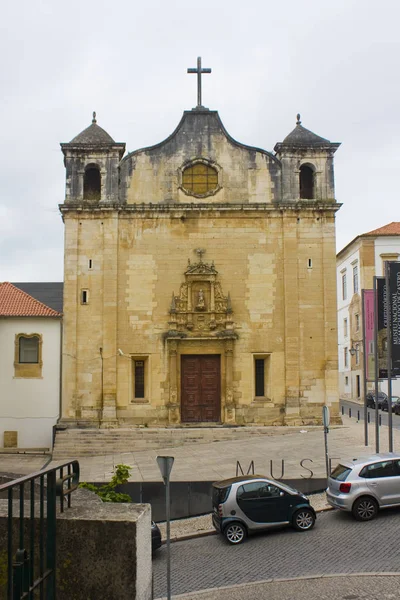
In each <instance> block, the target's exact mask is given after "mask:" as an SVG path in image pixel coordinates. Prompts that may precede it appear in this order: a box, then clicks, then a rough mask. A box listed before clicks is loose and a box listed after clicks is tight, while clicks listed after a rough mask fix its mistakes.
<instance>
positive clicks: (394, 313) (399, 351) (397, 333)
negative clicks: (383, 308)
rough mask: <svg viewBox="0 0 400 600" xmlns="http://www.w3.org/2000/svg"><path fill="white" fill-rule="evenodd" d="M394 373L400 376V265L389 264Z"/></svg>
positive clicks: (395, 263) (396, 263)
mask: <svg viewBox="0 0 400 600" xmlns="http://www.w3.org/2000/svg"><path fill="white" fill-rule="evenodd" d="M389 290H390V324H391V330H392V331H391V333H392V336H391V337H392V340H391V351H392V371H393V375H394V376H395V377H398V376H399V375H400V263H398V262H391V263H389Z"/></svg>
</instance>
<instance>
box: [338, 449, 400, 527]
mask: <svg viewBox="0 0 400 600" xmlns="http://www.w3.org/2000/svg"><path fill="white" fill-rule="evenodd" d="M326 497H327V500H328V503H329V504H330V505H331V506H333V507H334V508H340V509H341V510H346V511H349V512H352V513H353V516H354V517H355V518H356V519H357V520H358V521H370V520H371V519H373V518H374V517H376V515H377V513H378V510H379V509H380V508H388V507H390V506H400V454H394V453H393V452H392V453H388V454H374V455H373V456H370V457H368V458H359V459H358V458H355V459H353V460H350V461H343V462H341V463H340V464H339V465H338V466H337V467H336V468H335V470H334V471H333V472H332V473H331V475H330V477H328V489H327V490H326Z"/></svg>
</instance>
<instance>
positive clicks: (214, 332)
mask: <svg viewBox="0 0 400 600" xmlns="http://www.w3.org/2000/svg"><path fill="white" fill-rule="evenodd" d="M184 276H185V281H184V283H182V284H181V288H180V292H179V295H178V296H175V294H172V301H171V308H170V311H169V312H170V321H169V332H168V337H175V336H176V337H187V336H193V337H222V338H233V339H235V338H236V337H237V336H236V333H235V331H234V325H233V314H232V305H231V298H230V294H229V293H228V295H227V296H225V295H224V293H223V291H222V287H221V284H220V282H219V281H218V271H217V270H216V269H215V266H214V262H212V263H211V264H207V263H205V262H203V261H202V259H201V257H200V261H199V262H197V263H195V264H191V262H190V260H188V266H187V269H186V271H185V273H184Z"/></svg>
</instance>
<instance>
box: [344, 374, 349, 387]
mask: <svg viewBox="0 0 400 600" xmlns="http://www.w3.org/2000/svg"><path fill="white" fill-rule="evenodd" d="M344 385H349V378H348V376H347V375H346V377H345V378H344Z"/></svg>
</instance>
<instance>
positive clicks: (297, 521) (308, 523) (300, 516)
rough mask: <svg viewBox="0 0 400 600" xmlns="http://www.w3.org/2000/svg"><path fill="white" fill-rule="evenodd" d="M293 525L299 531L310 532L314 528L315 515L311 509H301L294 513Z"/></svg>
mask: <svg viewBox="0 0 400 600" xmlns="http://www.w3.org/2000/svg"><path fill="white" fill-rule="evenodd" d="M292 523H293V527H294V528H295V529H297V531H308V530H309V529H312V528H313V527H314V524H315V515H314V513H313V511H312V510H311V508H301V509H300V510H298V511H297V512H295V513H294V516H293V522H292Z"/></svg>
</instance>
